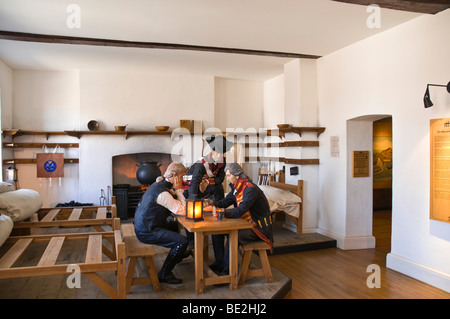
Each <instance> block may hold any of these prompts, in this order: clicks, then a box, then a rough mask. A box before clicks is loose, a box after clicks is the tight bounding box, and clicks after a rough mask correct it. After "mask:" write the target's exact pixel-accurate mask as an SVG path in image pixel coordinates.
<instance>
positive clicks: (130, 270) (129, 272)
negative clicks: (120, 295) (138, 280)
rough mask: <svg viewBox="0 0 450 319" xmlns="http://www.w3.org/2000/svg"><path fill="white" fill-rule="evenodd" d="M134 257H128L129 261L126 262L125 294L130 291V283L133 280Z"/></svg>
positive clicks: (135, 259)
mask: <svg viewBox="0 0 450 319" xmlns="http://www.w3.org/2000/svg"><path fill="white" fill-rule="evenodd" d="M136 261H137V258H136V257H130V261H129V263H128V268H127V277H126V292H127V295H128V294H129V293H130V289H131V284H132V282H133V276H134V271H135V269H136Z"/></svg>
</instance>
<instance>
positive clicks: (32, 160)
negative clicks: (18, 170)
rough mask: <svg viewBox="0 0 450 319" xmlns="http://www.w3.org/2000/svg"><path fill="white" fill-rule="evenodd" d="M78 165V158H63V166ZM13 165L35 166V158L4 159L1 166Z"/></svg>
mask: <svg viewBox="0 0 450 319" xmlns="http://www.w3.org/2000/svg"><path fill="white" fill-rule="evenodd" d="M77 163H79V160H78V158H65V159H64V164H77ZM15 164H36V159H35V158H16V159H5V160H3V165H15Z"/></svg>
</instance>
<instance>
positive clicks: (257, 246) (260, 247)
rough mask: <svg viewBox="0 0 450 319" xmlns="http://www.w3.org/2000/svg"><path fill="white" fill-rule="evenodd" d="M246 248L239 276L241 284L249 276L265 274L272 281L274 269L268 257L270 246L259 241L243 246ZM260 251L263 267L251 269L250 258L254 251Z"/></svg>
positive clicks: (268, 280)
mask: <svg viewBox="0 0 450 319" xmlns="http://www.w3.org/2000/svg"><path fill="white" fill-rule="evenodd" d="M243 248H244V258H243V259H242V267H241V274H240V276H239V284H243V283H245V279H246V278H247V277H259V276H265V277H266V280H267V282H272V281H273V278H272V270H271V269H270V264H269V258H268V257H267V250H269V249H270V246H269V245H268V244H267V243H265V242H263V241H257V242H254V243H250V244H247V245H244V246H243ZM255 250H256V251H258V254H259V258H260V260H261V265H262V268H260V269H249V266H250V259H251V257H252V253H253V251H255Z"/></svg>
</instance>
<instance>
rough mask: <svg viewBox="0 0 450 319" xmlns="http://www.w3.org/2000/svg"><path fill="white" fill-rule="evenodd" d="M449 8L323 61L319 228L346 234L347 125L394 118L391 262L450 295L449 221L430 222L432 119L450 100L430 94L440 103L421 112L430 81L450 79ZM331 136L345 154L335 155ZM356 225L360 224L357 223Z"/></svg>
mask: <svg viewBox="0 0 450 319" xmlns="http://www.w3.org/2000/svg"><path fill="white" fill-rule="evenodd" d="M449 29H450V10H446V11H444V12H441V13H439V14H436V15H424V16H421V17H419V18H416V19H414V20H412V21H410V22H408V23H405V24H403V25H400V26H398V27H396V28H393V29H391V30H388V31H386V32H384V33H381V34H378V35H376V36H373V37H371V38H369V39H366V40H364V41H361V42H359V43H356V44H354V45H351V46H349V47H347V48H344V49H342V50H339V51H337V52H335V53H333V54H330V55H328V56H326V57H323V58H321V59H320V60H319V64H318V65H319V73H318V74H319V76H318V78H319V103H320V108H319V118H320V121H321V125H323V126H326V128H327V129H326V131H325V133H324V142H326V143H327V144H328V145H325V147H321V148H320V160H321V163H322V164H321V172H320V188H319V192H320V201H319V205H320V207H319V209H320V217H319V228H320V229H322V230H324V231H326V232H328V233H329V234H337V235H338V236H342V237H345V236H347V234H352V233H353V231H352V229H356V228H354V225H353V226H350V225H349V219H348V218H347V217H346V214H347V213H348V212H347V207H348V205H347V203H346V200H348V194H347V191H348V190H347V187H346V181H347V175H348V173H347V170H348V167H347V163H348V161H350V160H351V159H350V158H348V154H346V153H345V152H343V150H346V149H347V138H348V136H347V132H346V121H347V120H348V119H352V118H355V117H358V116H361V115H367V114H392V118H393V150H394V155H393V156H394V158H393V162H394V170H393V213H392V214H393V219H392V251H391V253H390V254H389V255H388V260H387V265H388V267H391V268H393V269H396V270H399V271H401V272H403V273H406V274H408V275H411V276H413V277H415V278H418V279H421V280H424V281H426V282H429V283H432V284H434V285H436V286H438V287H440V288H442V289H445V290H447V291H450V254H448V252H449V251H450V224H447V223H442V222H436V221H432V220H430V219H429V185H430V184H429V179H430V165H429V154H430V153H429V152H430V151H429V150H430V142H429V138H430V137H429V125H430V123H429V122H430V119H433V118H442V117H449V116H450V95H449V94H448V93H447V92H446V91H445V89H443V88H442V89H441V90H436V89H435V90H433V91H432V92H431V96H432V100H433V102H434V104H435V106H434V107H433V108H431V109H425V108H424V107H423V102H422V99H423V95H424V92H425V89H426V84H427V83H442V84H446V83H447V82H448V81H449V80H450V79H449V78H448V76H449V74H450V61H449V59H448V57H449V56H450V42H449V41H445V40H444V39H447V38H448V34H447V33H448V32H447V31H448V30H449ZM330 136H339V138H340V144H341V156H340V157H339V158H332V157H331V156H330V152H329V138H330ZM354 222H355V223H356V224H358V223H359V221H358V220H356V221H354Z"/></svg>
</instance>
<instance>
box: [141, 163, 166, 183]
mask: <svg viewBox="0 0 450 319" xmlns="http://www.w3.org/2000/svg"><path fill="white" fill-rule="evenodd" d="M136 166H139V168H138V169H137V171H136V178H137V180H138V181H139V183H141V184H143V185H151V184H153V183H154V182H155V181H156V178H158V176H161V171H160V170H159V167H160V166H161V164H158V162H152V161H142V162H140V163H139V164H136Z"/></svg>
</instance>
